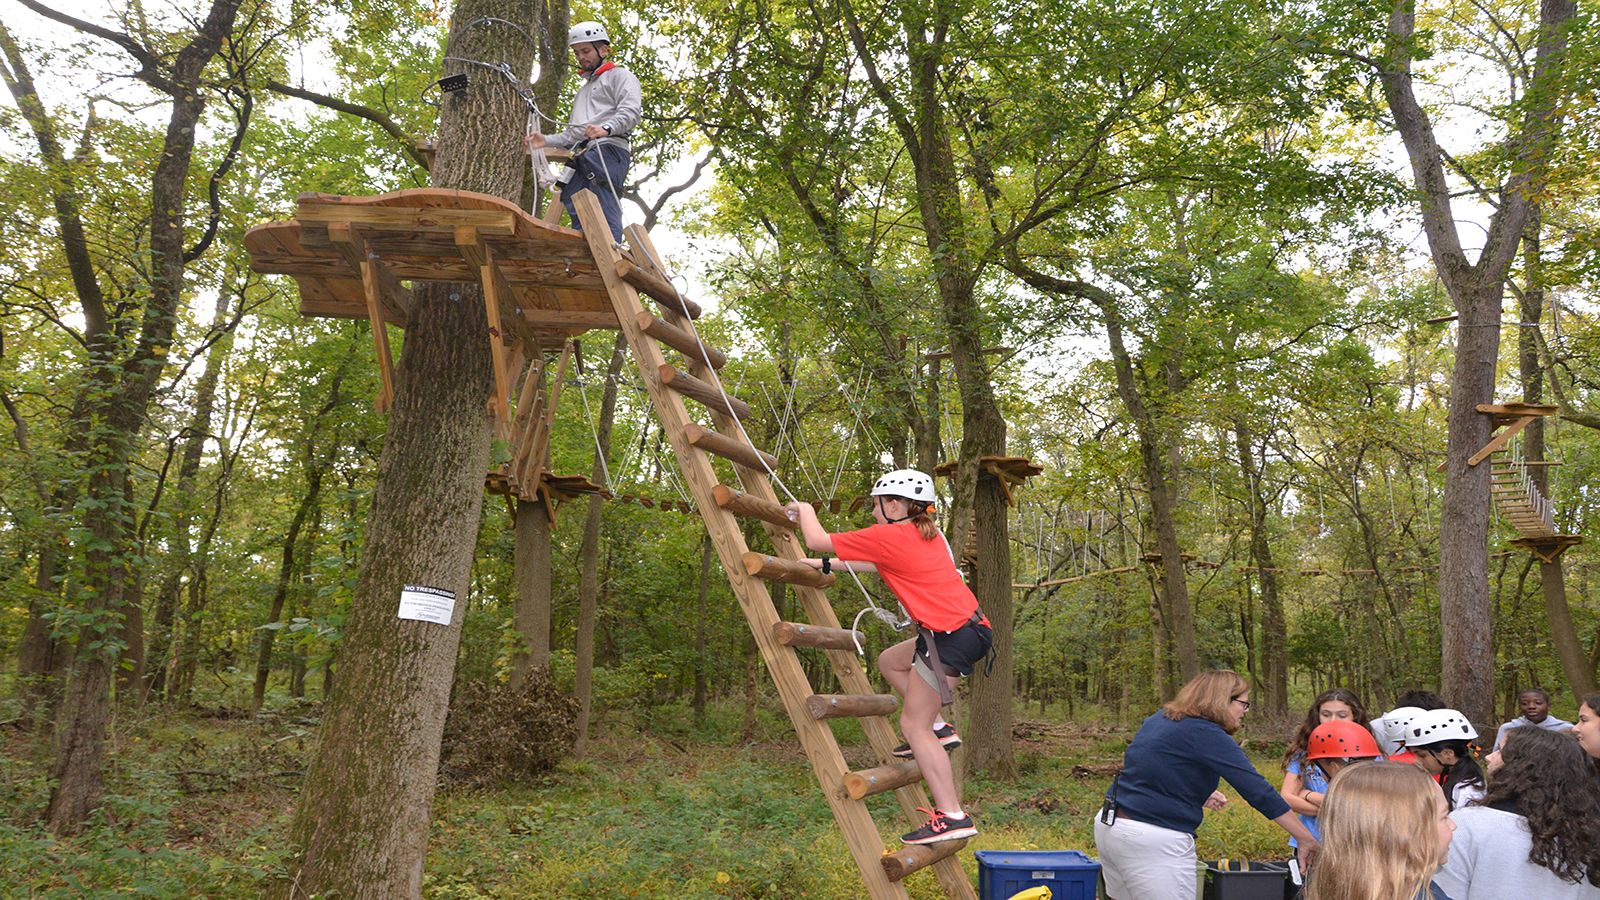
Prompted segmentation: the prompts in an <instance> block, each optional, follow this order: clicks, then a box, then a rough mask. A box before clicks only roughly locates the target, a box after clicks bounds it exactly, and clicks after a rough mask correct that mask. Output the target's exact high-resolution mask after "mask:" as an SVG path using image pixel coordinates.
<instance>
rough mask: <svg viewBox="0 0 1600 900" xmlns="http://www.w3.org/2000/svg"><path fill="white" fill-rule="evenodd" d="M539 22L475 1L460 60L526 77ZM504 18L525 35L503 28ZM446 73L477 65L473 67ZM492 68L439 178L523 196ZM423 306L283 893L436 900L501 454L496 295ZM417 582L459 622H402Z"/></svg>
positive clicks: (456, 36)
mask: <svg viewBox="0 0 1600 900" xmlns="http://www.w3.org/2000/svg"><path fill="white" fill-rule="evenodd" d="M485 17H487V18H485ZM533 18H534V17H533V14H532V10H531V9H530V8H529V5H528V4H526V3H523V2H519V0H463V2H461V3H459V4H458V5H457V6H456V9H455V11H454V14H453V15H452V21H453V22H454V23H455V24H454V26H453V28H452V30H451V33H450V37H449V40H448V43H447V45H446V50H445V55H446V56H449V57H455V58H459V59H475V60H496V61H505V62H506V63H507V64H508V65H509V71H510V72H511V73H512V74H513V75H514V76H515V77H517V78H524V77H526V76H527V74H528V72H529V68H530V66H531V63H532V48H531V47H530V46H529V44H528V41H527V39H526V37H525V36H524V35H523V34H522V33H519V31H535V30H539V28H540V23H537V22H535V21H533ZM492 19H501V20H505V21H506V22H509V23H512V24H514V25H516V26H519V27H517V28H513V27H494V25H493V23H492V22H490V21H489V20H492ZM445 66H446V69H447V70H448V71H450V72H452V73H454V72H463V73H465V72H466V69H465V67H463V66H462V64H460V63H457V62H447V63H445ZM481 75H482V73H481V72H477V73H474V74H473V79H472V80H473V86H472V87H471V88H469V89H467V90H465V91H459V92H454V93H451V94H447V95H445V97H444V98H443V99H442V106H443V108H442V110H441V113H440V122H439V135H440V140H439V151H438V156H437V158H436V160H435V162H434V168H433V183H434V185H435V186H437V187H444V188H457V189H464V190H472V191H479V192H482V193H487V194H492V195H495V196H499V197H503V198H506V199H508V200H511V201H513V202H515V201H516V199H517V196H518V194H519V192H520V189H521V186H522V173H523V170H524V169H525V168H526V167H527V162H526V158H525V156H524V155H523V151H522V141H521V136H522V133H523V128H524V125H525V123H526V120H527V112H526V109H525V108H524V107H523V105H522V102H521V100H520V98H518V97H517V95H516V93H515V92H513V91H511V90H508V89H506V87H505V85H504V84H501V83H498V82H495V81H493V80H492V79H490V80H485V79H483V78H482V77H481ZM415 297H416V308H415V311H414V313H413V315H412V317H411V323H412V324H411V326H410V328H409V329H408V331H407V334H406V341H405V349H404V350H403V352H402V353H401V356H400V360H399V365H398V367H397V369H396V373H395V374H396V382H397V384H396V392H395V398H394V405H393V408H392V409H391V411H390V413H389V417H390V419H389V434H388V437H387V439H386V440H385V441H384V447H383V455H382V458H381V460H380V462H379V467H378V477H377V484H376V491H375V495H374V499H373V505H372V510H371V512H370V514H369V516H368V520H367V524H368V530H367V537H366V543H365V546H364V547H363V549H362V557H361V566H360V573H359V576H358V580H357V585H356V590H355V596H354V598H353V600H352V602H351V605H350V611H349V618H348V620H347V622H346V626H345V633H344V639H343V641H342V646H341V647H340V651H339V679H338V682H337V684H336V685H335V686H334V691H333V696H332V697H331V698H330V699H329V700H328V703H327V706H326V709H325V712H324V717H323V723H322V732H321V735H322V736H321V740H320V743H319V746H318V749H317V754H316V757H315V759H314V760H313V761H312V763H311V766H310V769H309V771H308V773H307V776H306V782H305V786H304V787H303V788H302V789H301V794H300V803H299V806H298V808H297V809H296V810H295V816H294V821H293V824H292V826H291V829H290V838H291V841H292V843H293V846H294V848H295V853H296V854H297V856H298V859H296V860H295V861H294V862H293V863H292V864H291V867H290V869H291V872H292V873H293V874H292V876H291V879H290V881H289V883H287V884H284V885H282V886H281V890H282V891H283V893H285V894H288V895H290V896H292V897H305V896H310V895H334V894H336V895H339V896H344V897H352V898H360V897H382V898H403V897H420V896H421V894H422V868H423V861H424V858H425V856H426V852H427V843H428V826H429V822H430V820H431V812H432V806H433V795H434V789H435V785H436V784H437V780H438V764H439V745H440V739H441V737H442V736H443V731H444V720H445V712H446V708H447V706H448V704H449V698H450V687H451V683H452V681H453V677H452V676H453V671H454V667H455V658H456V653H457V649H458V645H459V641H460V635H461V620H462V615H463V614H464V612H465V610H466V606H467V589H468V586H469V578H470V575H471V568H472V558H473V551H474V546H475V543H476V539H477V534H478V526H479V518H480V514H481V510H482V505H483V473H484V472H485V471H486V466H487V465H488V461H489V435H490V429H489V422H488V419H487V417H486V416H485V413H484V409H485V398H486V397H488V396H489V392H490V388H491V379H490V364H489V340H490V335H489V327H488V323H487V321H486V320H485V318H484V307H483V297H482V289H481V287H480V286H479V285H477V284H444V283H437V282H432V283H423V284H420V285H418V286H417V288H416V289H415ZM407 584H412V585H425V586H430V587H434V588H440V589H443V590H446V591H450V592H453V593H454V595H455V604H454V609H453V613H452V617H451V621H450V624H448V625H439V624H435V623H432V622H424V621H413V620H406V619H400V618H398V617H397V615H396V609H397V604H398V601H399V597H400V592H401V588H402V587H403V586H404V585H407Z"/></svg>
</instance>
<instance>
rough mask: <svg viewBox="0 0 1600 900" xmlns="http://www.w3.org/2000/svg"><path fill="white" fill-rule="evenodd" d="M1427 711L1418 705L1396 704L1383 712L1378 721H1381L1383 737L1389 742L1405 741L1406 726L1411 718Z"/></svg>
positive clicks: (1402, 742)
mask: <svg viewBox="0 0 1600 900" xmlns="http://www.w3.org/2000/svg"><path fill="white" fill-rule="evenodd" d="M1425 712H1427V710H1425V709H1423V708H1422V707H1420V706H1397V707H1395V708H1394V709H1391V710H1389V711H1388V712H1386V713H1384V714H1383V718H1381V719H1379V720H1378V721H1380V722H1382V723H1383V737H1384V739H1385V740H1387V741H1388V742H1389V743H1391V744H1397V745H1398V744H1404V743H1405V742H1406V728H1408V727H1409V726H1410V725H1411V720H1412V719H1415V718H1416V717H1417V716H1420V715H1422V714H1423V713H1425Z"/></svg>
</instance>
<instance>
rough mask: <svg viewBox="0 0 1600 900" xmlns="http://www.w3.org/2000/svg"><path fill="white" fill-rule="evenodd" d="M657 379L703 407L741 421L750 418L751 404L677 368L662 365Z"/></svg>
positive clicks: (658, 370) (658, 369)
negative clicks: (698, 402)
mask: <svg viewBox="0 0 1600 900" xmlns="http://www.w3.org/2000/svg"><path fill="white" fill-rule="evenodd" d="M656 377H657V378H659V379H660V382H661V385H662V386H663V387H666V388H669V389H671V390H673V391H676V392H678V393H680V394H682V395H684V396H685V397H689V398H692V399H694V400H698V401H700V403H701V405H703V406H706V407H708V408H710V409H714V410H716V411H717V412H722V413H728V414H730V415H732V416H733V417H734V418H736V419H739V420H740V421H743V420H745V419H748V418H750V404H748V403H746V402H744V401H743V400H740V399H739V398H738V397H735V396H733V395H731V394H726V393H724V392H723V391H721V390H719V389H718V388H717V386H716V385H714V384H711V383H710V382H705V381H701V380H700V379H698V378H696V377H694V376H693V375H690V374H689V373H688V372H685V371H683V370H682V369H680V368H678V367H677V366H673V365H668V364H666V363H662V364H661V365H660V366H659V367H657V372H656Z"/></svg>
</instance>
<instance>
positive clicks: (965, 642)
mask: <svg viewBox="0 0 1600 900" xmlns="http://www.w3.org/2000/svg"><path fill="white" fill-rule="evenodd" d="M931 633H932V634H933V640H934V643H936V644H938V646H939V662H940V663H941V664H942V665H943V666H944V670H945V674H947V675H971V674H972V670H973V668H974V667H976V666H977V664H978V661H979V660H981V659H983V658H984V657H985V656H988V655H989V648H990V647H991V646H993V644H994V629H992V628H990V627H989V626H987V625H982V624H979V623H978V622H968V623H967V624H965V625H963V626H961V627H960V628H957V629H956V630H955V631H949V632H945V631H934V632H931ZM927 634H929V632H927V631H924V630H922V629H921V628H919V629H917V648H916V657H917V659H919V660H921V661H922V664H923V665H924V666H927V665H928V645H927V642H926V637H925V635H927ZM929 671H931V668H930V669H929Z"/></svg>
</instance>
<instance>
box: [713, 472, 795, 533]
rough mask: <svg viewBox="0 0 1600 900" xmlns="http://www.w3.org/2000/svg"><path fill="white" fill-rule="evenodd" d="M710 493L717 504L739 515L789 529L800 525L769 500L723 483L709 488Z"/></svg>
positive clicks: (787, 512)
mask: <svg viewBox="0 0 1600 900" xmlns="http://www.w3.org/2000/svg"><path fill="white" fill-rule="evenodd" d="M711 495H712V496H713V497H715V498H716V501H717V505H718V506H720V507H722V508H723V509H725V510H727V511H728V512H731V513H735V514H737V515H741V516H749V517H751V518H752V519H760V520H761V521H763V522H770V523H772V524H773V525H777V526H778V527H779V528H788V529H790V530H791V531H792V530H794V529H795V528H798V527H800V526H799V525H798V524H797V523H796V522H795V520H794V519H792V518H790V517H789V511H788V510H787V509H784V508H783V506H781V505H780V504H777V503H773V502H772V501H771V500H763V499H761V498H760V497H752V496H750V495H749V494H746V493H745V492H744V491H740V490H735V489H733V488H731V487H728V486H727V485H725V484H719V485H717V486H715V487H713V488H712V489H711Z"/></svg>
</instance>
